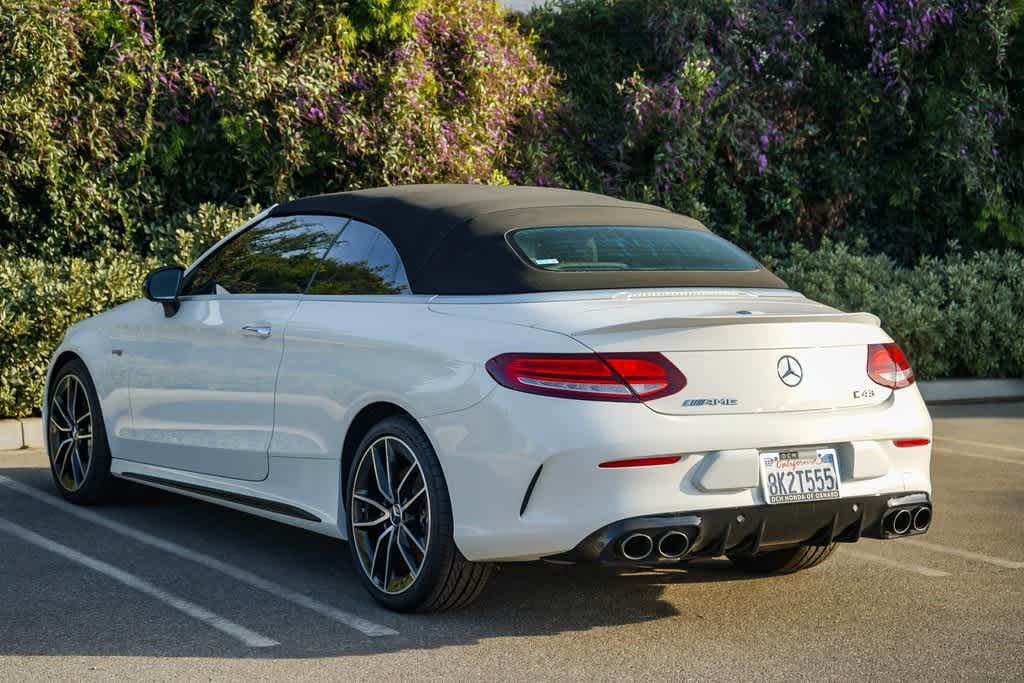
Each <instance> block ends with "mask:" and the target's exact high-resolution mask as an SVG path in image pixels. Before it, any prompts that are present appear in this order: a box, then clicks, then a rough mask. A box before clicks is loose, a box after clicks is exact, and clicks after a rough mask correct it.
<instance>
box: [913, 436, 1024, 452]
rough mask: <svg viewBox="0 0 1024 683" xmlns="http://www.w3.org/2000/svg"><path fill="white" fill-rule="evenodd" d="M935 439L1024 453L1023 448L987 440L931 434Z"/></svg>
mask: <svg viewBox="0 0 1024 683" xmlns="http://www.w3.org/2000/svg"><path fill="white" fill-rule="evenodd" d="M933 438H934V439H935V440H936V441H948V442H950V443H958V444H963V445H964V446H981V447H983V448H995V449H996V450H1000V451H1010V452H1012V453H1024V448H1019V447H1017V446H1007V445H1005V444H1001V443H989V442H988V441H969V440H967V439H954V438H953V437H951V436H933Z"/></svg>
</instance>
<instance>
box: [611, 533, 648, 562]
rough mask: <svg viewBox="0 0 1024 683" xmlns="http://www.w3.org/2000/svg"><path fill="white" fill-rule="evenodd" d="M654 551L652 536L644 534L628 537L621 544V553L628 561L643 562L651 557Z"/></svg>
mask: <svg viewBox="0 0 1024 683" xmlns="http://www.w3.org/2000/svg"><path fill="white" fill-rule="evenodd" d="M653 550H654V541H653V540H652V539H651V537H650V536H648V535H647V534H643V533H635V534H630V535H629V536H626V537H625V538H624V539H622V542H621V543H620V544H619V552H620V553H622V556H623V557H624V558H626V559H627V560H634V561H636V560H643V559H646V558H647V557H649V556H650V554H651V551H653Z"/></svg>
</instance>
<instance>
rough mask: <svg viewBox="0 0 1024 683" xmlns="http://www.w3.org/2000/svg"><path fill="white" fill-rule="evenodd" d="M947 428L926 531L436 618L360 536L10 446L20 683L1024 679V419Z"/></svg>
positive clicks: (944, 422)
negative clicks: (290, 522)
mask: <svg viewBox="0 0 1024 683" xmlns="http://www.w3.org/2000/svg"><path fill="white" fill-rule="evenodd" d="M932 412H933V416H934V417H935V436H936V439H935V451H934V458H933V478H934V484H935V499H934V500H935V505H936V517H935V522H934V524H933V527H932V530H931V532H930V533H928V534H927V535H926V536H923V537H919V538H918V539H908V540H902V541H894V542H885V541H871V540H867V541H862V542H860V543H858V544H856V545H854V546H843V547H842V548H841V549H840V550H839V552H838V553H837V554H836V555H835V556H834V557H833V558H832V559H831V560H829V561H828V562H826V563H825V564H824V565H822V566H821V567H818V568H816V569H813V570H810V571H807V572H805V573H802V574H797V575H793V576H785V577H770V578H749V577H746V576H744V575H741V574H738V573H736V572H734V571H732V570H731V568H730V566H729V564H728V562H727V561H725V560H724V559H718V560H709V561H701V562H697V563H693V564H691V565H689V566H686V567H685V568H684V569H681V570H666V571H643V572H621V571H619V572H615V571H608V570H600V569H597V568H593V567H568V568H567V567H554V566H545V565H539V564H538V565H508V566H504V567H503V568H502V569H501V571H500V572H499V573H498V574H497V575H496V577H495V578H494V579H493V580H492V582H491V584H490V585H489V586H488V588H487V590H486V591H485V593H484V595H483V597H482V598H481V599H480V601H479V602H477V603H476V604H475V605H473V606H472V607H471V608H470V609H468V610H465V611H462V612H457V613H449V614H441V615H426V616H400V615H395V614H391V613H389V612H386V611H383V610H381V609H378V608H377V607H375V606H374V604H373V603H372V602H371V600H370V599H369V597H368V596H367V595H366V594H365V593H364V591H363V589H362V588H361V587H360V586H359V584H358V582H357V580H356V577H355V575H354V574H353V569H352V567H351V565H350V562H349V559H348V552H347V548H345V546H344V544H342V543H340V542H336V541H332V540H331V539H328V538H323V537H320V536H317V535H314V534H310V533H306V532H303V531H300V530H297V529H292V528H289V527H285V526H280V525H277V524H274V523H272V522H268V521H264V520H260V519H257V518H254V517H249V516H247V515H244V514H240V513H237V512H233V511H231V510H226V509H221V508H216V507H213V506H211V505H207V504H205V503H200V502H196V501H192V500H189V499H186V498H181V497H178V496H173V495H170V494H164V493H160V492H157V491H151V490H146V489H132V490H131V491H130V492H129V493H128V494H127V495H126V496H125V498H124V500H123V501H121V502H120V503H118V504H116V505H113V506H107V507H101V508H89V509H86V510H84V511H83V510H82V509H81V508H72V507H70V506H68V505H66V504H64V503H63V501H61V500H60V499H59V497H58V496H57V495H56V494H55V493H54V491H53V488H52V483H51V481H50V475H49V472H48V471H47V469H46V467H45V465H46V457H45V454H44V453H43V452H42V451H40V450H38V449H33V450H28V451H10V450H9V451H0V477H2V478H0V680H3V681H9V680H28V679H32V680H40V679H53V678H75V679H84V680H88V679H93V678H95V679H110V678H132V679H136V678H146V679H165V680H169V679H181V680H190V681H191V680H197V679H207V678H218V679H219V678H246V679H250V680H261V679H275V680H277V679H283V678H285V677H287V678H288V679H291V680H295V679H323V678H325V677H331V678H334V679H345V680H354V679H380V678H383V677H389V678H402V679H408V678H434V679H439V678H445V679H449V680H452V679H455V680H458V679H469V678H475V679H485V680H494V679H545V680H548V679H560V680H565V679H582V678H587V679H598V678H600V679H612V678H615V679H621V678H624V677H626V678H639V677H658V678H661V679H669V680H682V679H707V678H717V679H740V680H751V679H766V678H768V679H787V680H821V679H854V678H856V679H865V678H866V679H879V678H883V677H885V678H896V679H900V680H929V681H932V680H951V679H970V680H978V679H1001V680H1024V588H1022V586H1024V403H1004V404H989V405H969V406H943V407H937V408H933V411H932Z"/></svg>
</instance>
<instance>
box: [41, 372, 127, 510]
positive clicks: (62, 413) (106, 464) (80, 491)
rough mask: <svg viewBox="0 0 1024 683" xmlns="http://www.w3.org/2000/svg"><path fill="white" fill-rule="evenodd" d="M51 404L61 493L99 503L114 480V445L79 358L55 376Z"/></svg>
mask: <svg viewBox="0 0 1024 683" xmlns="http://www.w3.org/2000/svg"><path fill="white" fill-rule="evenodd" d="M50 386H51V389H50V394H49V400H48V405H47V418H46V420H47V424H46V428H47V440H46V443H47V447H48V450H49V455H50V469H51V471H52V473H53V479H54V481H55V482H56V483H57V488H58V490H59V491H60V492H61V494H62V495H63V496H64V497H65V498H68V499H69V500H72V501H74V502H76V503H94V502H97V501H98V500H99V499H100V498H102V497H103V496H104V495H106V494H107V493H108V492H109V491H110V488H111V486H112V481H113V478H112V477H111V475H110V449H109V448H108V446H107V439H106V433H105V432H104V426H103V416H102V414H101V413H100V408H99V400H98V399H97V398H96V390H95V388H94V387H93V384H92V380H91V379H90V377H89V373H88V372H87V371H86V369H85V366H84V365H83V364H82V363H81V361H78V360H72V361H70V362H69V363H67V364H66V365H64V366H63V367H62V368H61V369H60V370H59V371H58V372H57V373H56V375H55V376H54V377H53V379H52V380H51V385H50Z"/></svg>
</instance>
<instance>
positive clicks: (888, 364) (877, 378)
mask: <svg viewBox="0 0 1024 683" xmlns="http://www.w3.org/2000/svg"><path fill="white" fill-rule="evenodd" d="M868 377H870V378H871V381H872V382H874V383H875V384H881V385H882V386H883V387H889V388H891V389H902V388H903V387H909V386H910V385H911V384H913V383H914V371H913V370H912V369H911V368H910V361H909V360H907V356H906V355H905V354H904V353H903V349H901V348H900V347H899V345H898V344H893V343H889V344H870V345H869V346H868Z"/></svg>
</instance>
